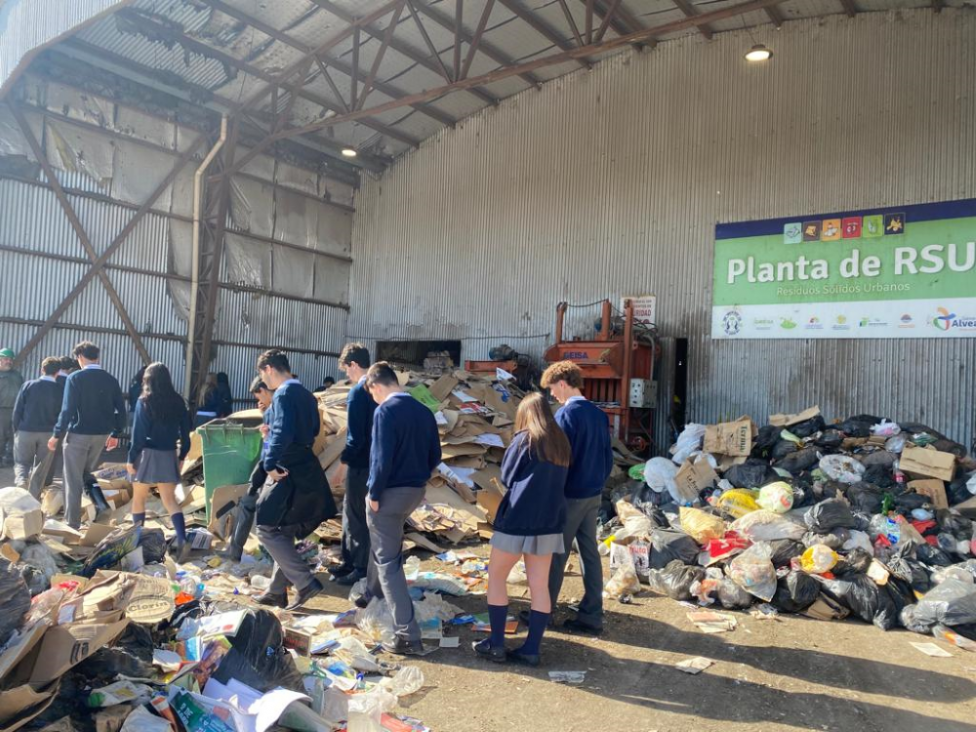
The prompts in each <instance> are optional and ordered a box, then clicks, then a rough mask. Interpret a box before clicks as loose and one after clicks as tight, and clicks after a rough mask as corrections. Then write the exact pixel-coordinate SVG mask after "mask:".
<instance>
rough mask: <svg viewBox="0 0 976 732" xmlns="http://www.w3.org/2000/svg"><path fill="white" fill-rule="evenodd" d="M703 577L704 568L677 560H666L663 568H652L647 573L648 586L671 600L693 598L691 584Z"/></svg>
mask: <svg viewBox="0 0 976 732" xmlns="http://www.w3.org/2000/svg"><path fill="white" fill-rule="evenodd" d="M704 577H705V570H704V569H703V568H702V567H698V566H689V565H687V564H683V563H682V562H681V561H679V560H677V559H676V560H675V561H673V562H668V565H667V566H666V567H664V569H652V570H650V571H649V572H648V573H647V584H648V587H649V588H650V589H651V590H652V591H653V592H657V593H660V594H662V595H667V596H668V597H670V598H671V599H672V600H679V601H688V600H691V599H693V597H694V596H693V595H692V594H691V586H692V585H693V584H694V583H695V582H700V581H701V580H702V579H704Z"/></svg>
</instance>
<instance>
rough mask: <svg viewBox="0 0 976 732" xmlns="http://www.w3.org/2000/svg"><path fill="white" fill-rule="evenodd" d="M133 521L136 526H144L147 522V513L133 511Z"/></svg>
mask: <svg viewBox="0 0 976 732" xmlns="http://www.w3.org/2000/svg"><path fill="white" fill-rule="evenodd" d="M132 523H134V524H135V525H136V526H142V525H143V524H144V523H146V514H145V512H143V513H133V514H132Z"/></svg>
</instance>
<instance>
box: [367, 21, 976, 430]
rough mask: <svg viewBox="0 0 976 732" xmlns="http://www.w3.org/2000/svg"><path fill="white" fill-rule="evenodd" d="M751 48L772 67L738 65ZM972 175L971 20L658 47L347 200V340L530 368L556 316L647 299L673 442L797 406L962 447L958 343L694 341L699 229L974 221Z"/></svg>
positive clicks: (963, 357)
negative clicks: (885, 418) (603, 302)
mask: <svg viewBox="0 0 976 732" xmlns="http://www.w3.org/2000/svg"><path fill="white" fill-rule="evenodd" d="M758 41H762V42H764V43H766V44H768V45H770V46H771V47H772V48H773V49H774V51H775V54H776V55H775V57H774V59H773V61H772V62H771V63H769V64H767V65H763V66H750V65H747V64H746V63H745V62H744V61H743V60H742V54H743V53H744V51H745V50H746V49H747V48H748V47H749V46H751V45H752V44H753V43H755V42H758ZM974 159H976V14H974V13H972V12H963V11H949V10H947V11H945V12H943V13H942V14H939V15H936V14H933V13H931V12H926V11H922V12H905V13H891V14H870V15H858V16H857V18H856V19H854V20H848V19H845V18H830V19H826V20H822V21H811V22H806V21H804V22H797V23H790V24H787V25H786V26H785V27H784V28H783V29H782V30H780V31H778V32H776V31H773V30H772V29H771V28H768V27H767V28H763V29H760V30H759V31H756V32H755V33H754V34H752V35H746V34H725V35H722V36H718V37H716V38H715V39H714V40H713V41H711V42H709V43H706V42H704V41H702V40H701V39H700V38H698V37H690V38H687V39H682V40H680V41H676V42H673V43H666V44H662V45H661V46H659V47H658V48H657V49H656V50H654V51H651V52H646V53H643V54H638V53H632V54H626V55H623V56H621V57H617V58H614V59H611V60H610V61H608V62H606V63H603V64H600V65H598V66H597V67H596V68H595V69H594V70H593V71H591V72H581V73H578V74H575V75H573V76H571V77H566V78H563V79H559V80H557V81H555V82H552V83H550V84H548V85H546V86H545V87H543V88H542V89H541V90H539V91H529V92H526V93H524V94H522V95H520V96H518V97H515V98H513V99H511V100H508V101H506V102H504V103H503V104H502V105H501V107H500V108H498V109H495V110H490V111H488V112H485V113H483V114H480V115H478V116H476V117H474V118H471V119H469V120H467V121H465V122H463V123H462V124H460V125H459V126H458V128H457V129H456V130H454V131H447V132H445V133H443V134H441V135H440V136H438V137H436V138H433V139H431V140H429V141H427V142H426V143H425V144H424V145H423V146H422V147H421V149H420V150H419V151H416V152H414V153H411V154H409V155H407V156H405V157H404V158H403V159H401V160H400V161H399V162H398V163H397V164H396V165H395V166H394V167H393V168H391V169H390V170H389V171H388V172H387V173H386V174H385V175H384V176H383V177H382V178H381V179H378V180H370V181H368V182H367V183H366V184H365V185H364V188H363V189H362V190H361V191H360V194H359V197H358V200H357V209H358V213H357V218H356V226H355V229H354V235H353V250H354V253H355V256H356V262H355V264H354V266H353V277H352V283H351V298H352V306H353V310H352V313H351V314H350V321H349V322H350V325H349V332H350V334H352V335H361V336H367V337H368V338H369V339H370V341H371V342H375V340H377V339H425V338H434V339H460V340H462V343H463V355H464V356H465V357H468V358H485V357H486V353H487V349H488V348H489V347H490V346H492V345H495V344H496V343H498V342H502V341H506V342H508V343H510V344H511V345H512V346H514V347H516V348H518V349H520V350H524V351H526V352H529V353H532V354H534V355H536V356H539V355H540V354H541V352H542V350H543V348H544V346H545V345H546V344H547V343H548V342H549V341H550V340H551V337H550V336H549V335H547V334H550V333H551V331H552V329H553V322H554V309H555V305H556V303H557V302H559V301H561V300H568V301H570V302H583V303H585V302H591V301H594V300H598V299H600V298H603V297H605V296H610V297H613V298H617V297H619V296H620V295H636V294H643V293H653V294H656V295H657V296H658V324H659V327H660V329H661V331H662V332H663V333H664V334H665V335H667V336H672V337H678V338H688V339H689V346H690V355H689V369H690V371H689V404H688V406H689V411H688V415H689V418H690V419H692V420H696V421H715V420H719V419H722V418H728V417H734V416H737V415H739V414H742V413H750V414H753V415H755V416H757V417H758V418H760V419H762V418H764V417H765V415H768V414H769V413H770V412H779V411H792V410H799V409H802V408H803V407H806V406H808V405H809V404H812V403H819V404H820V405H821V407H822V408H823V410H824V412H825V413H826V414H827V415H828V417H845V416H847V415H848V414H849V413H851V412H872V413H880V414H884V415H890V416H892V417H894V418H895V419H916V420H921V421H926V422H929V423H930V424H931V425H932V426H933V427H936V428H941V429H942V430H944V431H945V432H947V433H948V434H949V435H950V436H951V437H953V438H955V439H957V440H960V441H964V442H966V444H968V443H969V442H970V441H971V440H972V437H973V420H974V413H976V403H974V393H976V379H974V378H973V364H974V362H976V340H973V339H967V340H962V339H957V340H952V341H939V342H934V341H929V340H888V341H883V340H878V341H857V342H855V341H842V340H838V341H805V340H795V341H738V342H735V341H721V342H719V341H712V340H711V339H710V338H709V335H708V329H709V322H710V321H709V308H710V304H711V292H710V283H711V272H712V252H713V233H714V226H715V224H716V223H718V222H726V221H739V220H751V219H763V218H772V217H778V216H790V215H801V214H815V213H821V212H830V211H835V210H850V209H856V208H862V207H880V206H894V205H901V204H908V203H919V202H925V201H940V200H948V199H955V198H963V197H972V196H974V195H976V166H974V164H973V160H974ZM974 284H976V283H974ZM540 334H542V335H541V337H532V336H538V335H540ZM520 336H522V337H520Z"/></svg>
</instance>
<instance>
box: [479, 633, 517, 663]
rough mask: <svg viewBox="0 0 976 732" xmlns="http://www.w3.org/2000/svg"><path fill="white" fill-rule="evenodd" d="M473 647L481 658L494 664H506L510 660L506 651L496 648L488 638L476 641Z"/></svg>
mask: <svg viewBox="0 0 976 732" xmlns="http://www.w3.org/2000/svg"><path fill="white" fill-rule="evenodd" d="M471 647H472V648H473V649H474V652H475V653H477V654H478V655H479V656H483V657H485V658H487V659H488V660H489V661H492V662H493V663H505V662H506V661H507V660H508V657H507V656H506V653H505V649H504V648H495V647H494V646H493V645H492V644H491V641H490V640H488V639H487V638H485V639H484V640H480V641H475V642H474V643H472V644H471Z"/></svg>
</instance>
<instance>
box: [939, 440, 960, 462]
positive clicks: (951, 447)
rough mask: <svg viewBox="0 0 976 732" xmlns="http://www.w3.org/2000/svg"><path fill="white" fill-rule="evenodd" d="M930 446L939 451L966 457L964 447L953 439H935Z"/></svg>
mask: <svg viewBox="0 0 976 732" xmlns="http://www.w3.org/2000/svg"><path fill="white" fill-rule="evenodd" d="M932 447H934V448H935V449H936V450H938V451H940V452H948V453H952V454H953V455H955V456H956V457H957V458H963V457H966V448H965V447H963V446H962V445H960V444H959V443H958V442H955V441H954V440H936V441H935V442H933V443H932Z"/></svg>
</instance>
